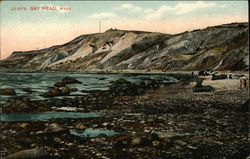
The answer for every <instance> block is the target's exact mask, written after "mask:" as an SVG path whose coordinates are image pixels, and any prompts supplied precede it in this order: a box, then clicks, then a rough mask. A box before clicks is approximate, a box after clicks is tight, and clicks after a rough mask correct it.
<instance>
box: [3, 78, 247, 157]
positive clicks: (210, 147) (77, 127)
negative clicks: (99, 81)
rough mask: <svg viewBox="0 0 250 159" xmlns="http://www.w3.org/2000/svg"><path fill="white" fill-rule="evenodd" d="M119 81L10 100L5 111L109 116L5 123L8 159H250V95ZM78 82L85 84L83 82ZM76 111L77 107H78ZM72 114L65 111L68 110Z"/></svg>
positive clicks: (186, 84) (183, 82)
mask: <svg viewBox="0 0 250 159" xmlns="http://www.w3.org/2000/svg"><path fill="white" fill-rule="evenodd" d="M179 79H180V82H179V83H173V84H170V85H164V84H162V83H160V82H159V81H153V80H152V81H150V82H148V83H140V84H137V85H136V84H134V83H131V82H128V81H125V80H118V81H116V82H114V83H113V84H112V85H111V86H110V88H109V90H108V91H92V92H89V94H88V95H86V96H82V97H76V98H74V99H54V98H53V97H52V98H51V97H50V98H48V99H47V100H44V101H30V100H29V99H28V98H26V97H17V98H13V99H11V100H9V101H7V102H6V103H5V104H4V105H3V106H4V109H3V112H4V113H10V112H44V111H56V110H57V111H58V110H60V109H59V108H62V107H66V108H68V109H69V108H72V109H69V111H72V110H74V111H77V112H99V113H101V114H102V115H103V116H101V117H96V118H82V119H81V118H79V119H66V118H65V119H50V120H46V121H31V122H2V121H1V123H0V129H1V132H2V134H1V141H3V142H2V143H3V145H2V146H1V154H2V156H3V157H4V158H9V159H11V158H21V157H23V158H25V157H26V158H72V159H73V158H103V159H105V158H106V159H107V158H128V159H131V158H145V159H146V158H148V159H152V158H155V159H160V158H164V159H165V158H169V159H186V158H194V159H195V158H204V159H211V158H213V159H224V158H227V159H242V158H243V159H244V158H246V157H247V156H249V139H248V133H249V129H248V124H249V120H248V116H249V110H248V109H243V108H245V107H243V106H244V104H245V105H246V104H247V103H246V101H247V100H248V104H249V97H248V90H247V89H244V90H241V89H234V90H217V89H215V90H213V91H212V92H193V89H192V88H193V86H192V84H191V83H190V82H192V81H195V80H196V79H195V78H187V77H181V78H179ZM75 82H77V81H75ZM73 108H74V109H73ZM65 110H66V109H61V111H65ZM88 128H92V129H94V130H95V129H96V130H98V129H107V130H113V131H115V132H117V134H115V135H112V136H109V135H107V134H106V135H105V134H102V133H101V134H99V135H97V136H96V137H79V136H77V135H74V134H72V133H71V131H73V130H74V131H76V132H79V133H82V132H84V130H86V129H88ZM34 156H35V157H34Z"/></svg>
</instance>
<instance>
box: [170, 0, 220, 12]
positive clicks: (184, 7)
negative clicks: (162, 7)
mask: <svg viewBox="0 0 250 159" xmlns="http://www.w3.org/2000/svg"><path fill="white" fill-rule="evenodd" d="M213 6H216V3H214V2H203V1H197V2H195V3H178V4H177V5H176V6H175V7H174V8H173V10H174V11H176V14H184V13H188V12H192V11H195V10H198V9H203V8H209V7H213Z"/></svg>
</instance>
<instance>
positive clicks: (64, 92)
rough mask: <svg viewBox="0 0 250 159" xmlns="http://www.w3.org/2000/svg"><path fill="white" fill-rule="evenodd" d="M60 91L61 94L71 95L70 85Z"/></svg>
mask: <svg viewBox="0 0 250 159" xmlns="http://www.w3.org/2000/svg"><path fill="white" fill-rule="evenodd" d="M60 90H61V92H60V95H69V94H70V88H69V87H62V88H61V89H60Z"/></svg>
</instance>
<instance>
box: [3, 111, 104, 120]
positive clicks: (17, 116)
mask: <svg viewBox="0 0 250 159" xmlns="http://www.w3.org/2000/svg"><path fill="white" fill-rule="evenodd" d="M96 117H101V114H98V113H93V112H91V113H82V112H40V113H3V114H1V115H0V119H1V120H0V121H1V122H26V121H44V120H49V119H63V118H69V119H79V118H96Z"/></svg>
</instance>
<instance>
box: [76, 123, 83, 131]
mask: <svg viewBox="0 0 250 159" xmlns="http://www.w3.org/2000/svg"><path fill="white" fill-rule="evenodd" d="M75 128H76V129H80V130H83V129H85V128H86V127H85V126H84V125H83V123H78V124H76V126H75Z"/></svg>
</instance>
